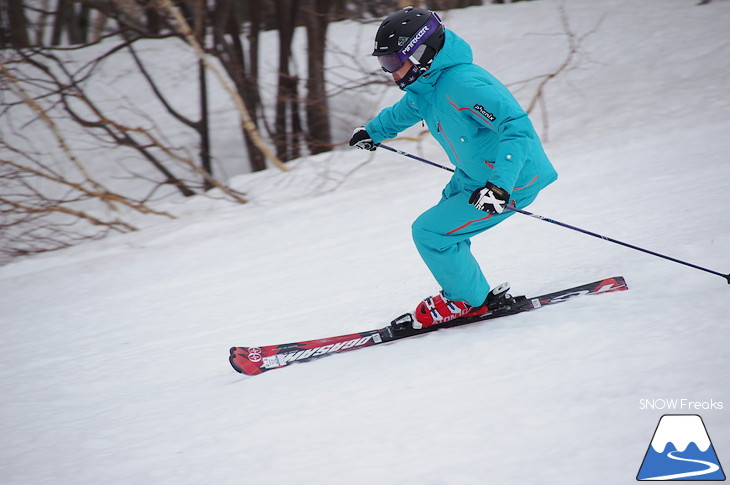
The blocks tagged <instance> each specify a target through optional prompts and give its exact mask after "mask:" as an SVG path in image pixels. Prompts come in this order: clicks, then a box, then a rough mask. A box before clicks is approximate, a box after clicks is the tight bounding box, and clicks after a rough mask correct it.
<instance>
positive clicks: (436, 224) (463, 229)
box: [412, 186, 537, 306]
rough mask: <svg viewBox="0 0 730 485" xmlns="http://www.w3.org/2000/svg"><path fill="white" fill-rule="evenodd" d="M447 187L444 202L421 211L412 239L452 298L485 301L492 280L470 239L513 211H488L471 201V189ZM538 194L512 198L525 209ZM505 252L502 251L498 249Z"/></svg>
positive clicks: (435, 276) (514, 202) (480, 302)
mask: <svg viewBox="0 0 730 485" xmlns="http://www.w3.org/2000/svg"><path fill="white" fill-rule="evenodd" d="M450 191H451V187H450V186H447V187H446V189H444V193H443V197H442V199H441V201H440V202H439V203H438V204H436V205H435V206H434V207H432V208H431V209H429V210H427V211H426V212H424V213H423V214H421V215H420V216H419V217H418V218H417V219H416V220H415V222H414V223H413V226H412V231H413V241H414V242H415V244H416V248H417V249H418V252H419V253H420V255H421V258H423V261H424V262H425V263H426V266H428V268H429V270H431V274H433V276H434V278H436V281H437V282H438V284H439V285H441V289H442V290H443V291H444V295H445V296H446V297H447V298H449V299H450V300H464V301H466V302H468V303H469V304H470V305H472V306H478V305H481V304H482V303H484V300H485V299H486V298H487V294H488V293H489V289H490V286H489V283H488V282H487V279H486V278H485V276H484V273H483V272H482V270H481V268H480V266H479V263H478V262H477V260H476V259H474V256H473V255H472V253H471V238H472V237H473V236H476V235H477V234H480V233H482V232H484V231H486V230H487V229H490V228H492V227H494V226H496V225H497V224H499V223H500V222H502V221H504V220H505V219H507V218H508V217H510V216H511V215H513V214H514V212H512V211H510V210H505V211H504V212H503V213H501V214H496V213H487V212H484V211H480V210H478V209H476V208H475V207H474V206H472V205H471V204H469V197H470V196H471V193H472V190H461V191H459V192H457V193H450ZM536 197H537V194H534V195H531V196H529V197H525V198H519V196H517V198H515V199H513V200H510V205H513V204H514V206H516V207H518V208H520V209H523V208H525V207H527V206H528V205H529V204H530V203H532V202H533V201H534V200H535V198H536ZM499 253H500V254H501V253H503V251H501V250H500V251H499Z"/></svg>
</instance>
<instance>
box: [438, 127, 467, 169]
mask: <svg viewBox="0 0 730 485" xmlns="http://www.w3.org/2000/svg"><path fill="white" fill-rule="evenodd" d="M436 132H437V133H441V134H442V135H444V140H446V143H448V144H449V146H450V147H451V151H452V152H453V153H454V156H455V157H456V161H457V162H458V163H459V165H461V158H459V153H458V152H457V151H456V148H454V145H453V144H452V143H451V140H449V137H448V136H446V132H445V131H444V128H443V127H442V126H441V122H440V121H438V122H436Z"/></svg>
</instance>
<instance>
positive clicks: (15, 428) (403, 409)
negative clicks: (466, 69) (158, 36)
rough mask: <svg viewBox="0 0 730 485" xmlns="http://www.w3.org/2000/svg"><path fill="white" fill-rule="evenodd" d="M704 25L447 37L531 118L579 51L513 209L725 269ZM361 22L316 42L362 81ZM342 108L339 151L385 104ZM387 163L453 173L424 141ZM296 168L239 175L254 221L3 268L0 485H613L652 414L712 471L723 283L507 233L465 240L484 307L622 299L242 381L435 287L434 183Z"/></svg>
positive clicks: (536, 21) (210, 217) (722, 442)
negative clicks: (430, 217)
mask: <svg viewBox="0 0 730 485" xmlns="http://www.w3.org/2000/svg"><path fill="white" fill-rule="evenodd" d="M697 3H698V2H697V1H696V0H691V1H690V0H643V1H641V2H638V1H621V0H610V1H602V2H596V1H592V0H571V1H566V2H555V1H549V0H544V1H535V2H520V3H516V4H511V5H485V6H482V7H473V8H469V9H464V10H454V11H450V12H446V13H445V14H444V19H445V21H446V23H447V25H448V27H449V28H451V29H453V30H455V31H456V32H458V33H459V34H460V35H462V36H463V37H464V38H465V39H466V40H467V41H469V42H470V43H471V44H472V46H473V48H474V51H475V57H476V61H477V62H478V63H480V64H481V65H483V66H484V67H485V68H487V69H489V70H491V71H492V72H493V73H494V74H495V75H497V76H498V77H499V78H500V79H502V80H503V81H504V82H505V83H506V84H508V85H509V86H510V88H511V89H513V90H514V91H515V92H516V93H517V96H518V99H520V101H521V102H522V103H523V104H524V105H527V104H528V103H529V102H530V100H531V98H532V96H533V95H534V92H535V89H536V88H537V84H536V83H535V82H532V83H528V84H527V85H525V84H521V83H520V81H524V80H528V79H532V78H535V77H536V76H540V75H545V74H549V73H550V72H554V71H556V70H557V69H558V68H559V67H560V65H561V63H562V62H563V61H564V60H565V59H566V57H567V55H568V52H569V49H570V46H569V43H568V38H567V37H566V35H565V33H566V27H565V26H564V25H563V23H561V11H560V9H559V8H558V7H561V6H562V8H563V12H564V16H565V18H567V20H568V23H567V25H568V29H569V31H570V32H572V33H573V34H574V40H575V42H576V43H577V51H576V55H575V56H574V57H573V60H572V68H571V69H569V70H567V71H563V72H561V74H560V75H559V76H558V77H556V78H555V79H552V80H550V81H549V83H548V84H547V86H546V89H545V98H544V100H545V104H544V108H543V109H541V108H540V105H538V107H537V108H536V109H535V111H534V112H533V114H532V117H533V121H534V123H535V125H536V127H537V128H538V129H539V130H540V131H541V133H542V135H543V136H544V137H545V139H546V143H545V147H546V150H547V153H548V155H549V156H550V158H551V159H552V160H553V162H554V164H555V166H556V168H557V170H558V172H559V174H560V179H559V180H558V182H556V183H555V184H553V185H552V186H551V187H549V188H548V189H547V190H545V191H544V192H543V193H542V194H541V196H540V197H539V198H538V200H537V201H536V202H535V203H534V204H533V205H532V206H530V208H529V209H530V210H531V211H534V212H536V213H538V214H541V215H544V216H546V217H551V218H554V219H557V220H561V221H564V222H566V223H569V224H572V225H576V226H580V227H583V228H585V229H588V230H591V231H594V232H598V233H601V234H605V235H607V236H610V237H613V238H617V239H620V240H624V241H627V242H630V243H632V244H635V245H638V246H641V247H645V248H648V249H651V250H653V251H658V252H660V253H664V254H669V255H671V256H673V257H677V258H679V259H682V260H686V261H690V262H692V263H695V264H698V265H700V266H704V267H707V268H710V269H713V270H715V271H719V272H722V273H727V272H728V271H730V258H728V254H729V253H730V213H729V212H728V193H730V159H729V157H730V138H729V137H728V133H730V94H728V87H730V35H728V33H727V27H728V19H730V2H728V1H719V0H718V1H713V2H711V3H710V4H708V5H703V6H697V5H696V4H697ZM376 25H377V24H374V23H369V24H368V23H366V24H360V23H355V22H342V23H339V24H336V25H332V26H331V29H330V36H331V38H330V42H332V43H339V44H340V45H347V44H346V43H347V42H351V41H352V40H353V39H367V41H363V42H360V43H358V44H356V45H355V46H353V47H352V49H353V50H354V52H356V54H357V55H359V56H360V58H361V59H362V60H363V63H364V64H367V63H368V62H374V61H372V59H371V58H369V57H368V56H369V49H370V47H371V43H370V40H369V39H370V38H371V36H372V35H373V34H374V31H375V29H376ZM175 48H176V49H179V45H177V46H176V47H175ZM375 67H376V66H373V68H375ZM340 68H342V66H340ZM383 75H385V74H383ZM376 93H379V94H376ZM219 96H220V99H225V98H224V96H225V95H224V94H220V95H219ZM346 96H347V99H346V100H345V99H341V100H340V101H339V102H338V101H334V102H333V109H335V110H336V111H337V113H338V114H337V116H338V121H337V126H338V127H337V130H338V131H337V136H338V137H339V139H346V138H347V136H348V133H349V131H350V130H351V128H352V127H353V126H356V125H358V124H362V123H364V122H366V121H367V120H368V119H369V118H370V117H372V116H373V115H374V114H375V113H376V112H377V110H378V109H380V108H382V107H385V106H387V105H388V104H389V103H392V102H393V101H395V100H396V99H398V96H399V91H398V89H397V88H396V87H395V86H394V85H392V86H390V87H388V88H383V89H382V90H380V91H377V90H372V89H369V90H368V91H367V92H363V93H362V94H361V95H360V94H358V92H357V91H354V92H353V91H349V92H347V94H346ZM231 110H232V108H231ZM233 120H234V121H233V122H232V123H230V126H229V127H228V130H229V131H228V132H225V131H224V130H223V129H222V128H221V130H218V131H217V134H216V136H217V137H218V138H221V137H223V136H226V133H228V135H227V136H228V137H229V141H228V143H229V145H230V146H235V143H237V142H238V141H240V135H239V134H238V132H237V130H238V127H237V126H236V123H235V118H233ZM417 132H418V128H417V129H416V131H415V133H416V134H417ZM237 137H238V138H237ZM390 144H391V145H393V146H397V147H398V148H401V149H403V150H406V151H409V152H411V153H415V154H417V155H419V156H422V157H425V158H427V159H430V160H434V161H437V162H440V163H446V162H447V159H446V156H445V154H444V153H443V152H442V151H441V150H440V148H439V147H438V145H437V144H436V143H435V142H434V141H432V140H431V139H429V138H428V137H426V138H424V139H423V140H422V141H418V142H414V141H407V140H396V141H393V142H390ZM111 156H113V152H112V155H111ZM219 156H221V155H220V153H219ZM292 167H293V170H292V171H291V172H288V173H283V172H279V171H277V170H275V169H271V170H268V171H265V172H260V173H256V174H248V175H246V174H243V175H240V176H238V177H236V179H235V180H234V181H233V182H232V184H233V185H234V186H235V187H236V188H238V189H240V190H242V191H244V192H246V194H247V196H248V197H249V198H250V200H251V202H250V203H249V204H245V205H234V204H231V203H226V202H223V201H221V200H216V199H213V198H207V197H196V198H193V199H189V200H185V201H174V200H169V201H166V202H164V203H163V204H162V206H163V208H164V209H165V210H169V211H172V212H174V213H175V214H176V215H177V216H178V218H177V219H175V220H172V221H160V222H159V223H157V222H156V223H155V224H147V226H148V227H146V228H145V229H144V230H142V231H139V232H136V233H132V234H127V235H123V236H115V237H109V238H107V239H104V240H101V241H97V242H92V243H88V244H83V245H80V246H76V247H73V248H70V249H66V250H63V251H59V252H55V253H48V254H44V255H39V256H36V257H33V258H26V259H23V260H19V261H17V262H14V263H12V264H8V265H6V266H4V267H1V268H0V342H1V344H0V345H1V351H0V437H2V438H1V439H0V441H1V442H2V448H1V449H0V482H1V483H3V484H5V485H9V484H19V485H40V484H74V485H80V484H92V483H93V484H99V483H103V484H176V485H179V484H201V483H206V484H208V483H209V484H240V483H258V484H285V483H305V484H307V483H317V484H419V485H420V484H459V485H460V484H484V483H495V484H535V483H544V484H556V483H560V484H621V483H626V484H629V483H634V482H635V476H636V473H637V471H638V469H639V466H640V465H641V461H642V459H643V457H644V454H645V453H646V450H647V447H648V446H649V443H650V441H651V438H652V435H653V432H654V430H655V428H656V425H657V423H658V421H659V418H660V417H661V416H662V415H663V414H667V413H669V414H699V415H701V416H702V418H703V420H704V423H705V424H706V426H707V430H708V432H709V435H710V437H711V438H712V440H713V446H714V448H715V450H716V452H717V454H718V457H719V458H720V461H721V463H730V385H728V373H729V372H730V352H728V341H730V325H728V323H729V320H730V319H729V318H728V310H727V301H728V295H730V287H729V286H728V285H727V284H726V283H725V281H724V280H723V279H722V278H721V277H719V276H717V275H712V274H709V273H706V272H703V271H699V270H695V269H692V268H689V267H686V266H682V265H679V264H676V263H672V262H669V261H665V260H662V259H660V258H656V257H652V256H649V255H646V254H643V253H640V252H638V251H632V250H630V249H627V248H624V247H621V246H618V245H614V244H610V243H608V242H605V241H601V240H599V239H596V238H591V237H589V236H586V235H583V234H579V233H576V232H572V231H569V230H567V229H564V228H560V227H557V226H554V225H551V224H548V223H546V222H542V221H539V220H535V219H531V218H528V217H525V216H521V215H515V216H513V217H512V218H510V219H509V220H508V221H507V222H505V223H504V224H502V225H500V226H499V227H497V228H496V229H494V230H492V231H489V232H487V233H485V234H483V235H481V236H480V237H478V238H475V239H474V241H473V251H474V253H475V254H476V256H477V258H478V259H479V260H480V261H481V263H482V265H483V268H484V270H485V272H486V274H487V277H488V278H489V280H490V282H491V283H492V284H498V283H500V282H502V281H510V282H511V284H512V287H513V293H515V294H528V295H535V294H539V293H543V292H548V291H552V290H557V289H561V288H565V287H569V286H574V285H578V284H581V283H586V282H590V281H594V280H598V279H601V278H604V277H610V276H615V275H623V276H624V277H625V278H626V280H627V282H628V284H629V287H630V290H629V291H627V292H619V293H612V294H607V295H603V296H600V297H590V298H582V299H577V300H573V301H570V302H568V303H565V304H561V305H557V306H554V307H547V308H544V309H540V310H539V311H536V312H531V313H527V314H522V315H516V316H513V317H509V318H504V319H500V320H497V321H494V322H491V323H482V324H474V325H468V326H465V327H460V328H456V329H450V330H444V331H439V332H434V333H431V334H428V335H424V336H422V337H417V338H412V339H408V340H404V341H399V342H396V343H394V344H392V345H381V346H378V347H374V348H371V349H363V350H358V351H354V352H350V353H344V354H341V355H336V356H330V357H327V358H324V359H320V360H317V361H314V362H310V363H306V364H297V365H292V366H290V367H287V368H284V369H281V370H276V371H271V372H268V373H266V374H264V375H260V376H256V377H245V376H242V375H240V374H237V373H235V372H234V371H233V370H232V369H231V367H230V366H229V364H228V361H227V357H228V349H229V347H231V346H235V345H268V344H276V343H285V342H292V341H297V340H302V339H313V338H319V337H328V336H333V335H339V334H347V333H352V332H357V331H362V330H369V329H373V328H378V327H382V326H384V325H385V324H386V323H387V322H389V321H390V319H391V318H393V317H395V316H397V315H399V314H401V313H403V312H404V311H408V310H411V309H412V308H414V306H415V305H416V303H417V302H418V301H420V300H421V298H423V297H425V296H427V295H429V294H433V293H435V292H436V291H437V290H438V288H437V287H436V284H435V282H434V281H433V280H432V278H431V276H430V274H429V273H428V271H427V269H426V268H425V266H424V265H423V263H422V262H421V261H420V259H419V257H418V255H417V254H416V251H415V248H414V247H413V245H412V242H411V240H410V223H411V222H412V221H413V220H414V219H415V218H416V217H417V216H418V215H419V214H420V213H421V212H422V211H424V210H425V209H427V208H428V207H430V206H431V205H432V204H433V203H435V202H436V201H437V200H438V199H439V195H440V190H441V188H442V186H443V185H444V184H445V183H446V182H447V181H448V177H449V175H448V173H447V172H445V171H443V170H438V169H435V168H432V167H429V166H427V165H423V164H420V163H418V162H415V161H412V160H409V159H407V158H404V157H402V156H399V155H396V154H393V153H390V152H386V151H384V150H377V151H376V152H374V153H372V154H371V153H366V152H363V151H359V150H352V149H346V148H342V149H337V150H335V151H333V152H331V153H326V154H322V155H318V156H313V157H307V158H303V159H300V160H298V161H295V162H293V163H292ZM670 399H675V400H676V401H674V402H679V403H693V404H692V405H689V404H687V405H681V406H679V407H676V408H675V409H668V406H667V404H666V403H668V402H671V401H669V400H670ZM682 399H684V401H682ZM726 473H727V470H726Z"/></svg>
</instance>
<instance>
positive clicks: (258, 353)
mask: <svg viewBox="0 0 730 485" xmlns="http://www.w3.org/2000/svg"><path fill="white" fill-rule="evenodd" d="M628 289H629V287H628V286H627V285H626V281H625V280H624V278H623V276H615V277H613V278H606V279H603V280H599V281H594V282H593V283H587V284H585V285H580V286H576V287H574V288H568V289H565V290H560V291H556V292H553V293H547V294H545V295H540V296H536V297H532V298H527V297H525V296H518V297H510V300H509V304H508V305H506V306H503V307H500V308H498V309H497V310H496V311H494V312H489V313H486V314H484V315H479V316H477V317H467V318H459V319H456V320H452V321H450V322H446V323H441V324H439V325H434V326H433V327H429V328H425V329H422V330H414V329H413V328H412V327H411V326H410V324H411V322H412V319H413V316H412V315H411V314H408V313H407V314H405V315H402V316H400V317H398V318H396V319H395V320H393V322H391V324H390V325H388V326H387V327H384V328H381V329H377V330H368V331H366V332H358V333H352V334H347V335H340V336H337V337H328V338H321V339H315V340H305V341H302V342H293V343H289V344H280V345H265V346H261V347H232V348H231V350H230V357H229V359H228V360H229V362H230V363H231V366H233V368H234V369H235V370H236V371H237V372H240V373H242V374H246V375H250V376H253V375H257V374H261V373H263V372H266V371H269V370H272V369H279V368H281V367H286V366H287V365H289V364H293V363H298V362H307V361H310V360H314V359H317V358H319V357H325V356H327V355H332V354H337V353H340V352H345V351H348V350H355V349H361V348H364V347H372V346H373V345H379V344H383V343H387V342H393V341H395V340H400V339H404V338H408V337H413V336H416V335H421V334H424V333H429V332H433V331H436V330H440V329H444V328H453V327H458V326H461V325H466V324H469V323H474V322H481V321H485V320H491V319H494V318H499V317H503V316H507V315H514V314H517V313H522V312H527V311H532V310H535V309H537V308H542V307H544V306H547V305H554V304H556V303H561V302H564V301H566V300H569V299H572V298H575V297H578V296H582V295H600V294H603V293H612V292H615V291H623V290H628Z"/></svg>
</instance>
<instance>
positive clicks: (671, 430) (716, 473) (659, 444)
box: [636, 414, 725, 481]
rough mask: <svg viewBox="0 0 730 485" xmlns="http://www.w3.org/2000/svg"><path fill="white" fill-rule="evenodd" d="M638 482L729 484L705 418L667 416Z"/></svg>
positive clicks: (642, 465) (654, 439)
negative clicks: (715, 482) (667, 481)
mask: <svg viewBox="0 0 730 485" xmlns="http://www.w3.org/2000/svg"><path fill="white" fill-rule="evenodd" d="M636 479H637V480H654V481H665V480H693V481H694V480H708V481H722V480H725V473H724V472H723V470H722V465H720V460H718V459H717V454H716V453H715V448H714V447H713V446H712V442H711V441H710V435H708V434H707V428H705V423H704V422H703V421H702V418H701V417H700V416H698V415H696V414H665V415H664V416H662V417H661V419H660V420H659V424H658V425H657V427H656V431H654V436H653V437H652V439H651V443H650V444H649V448H648V449H647V450H646V455H645V456H644V461H643V462H642V463H641V468H640V469H639V473H638V475H636Z"/></svg>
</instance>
